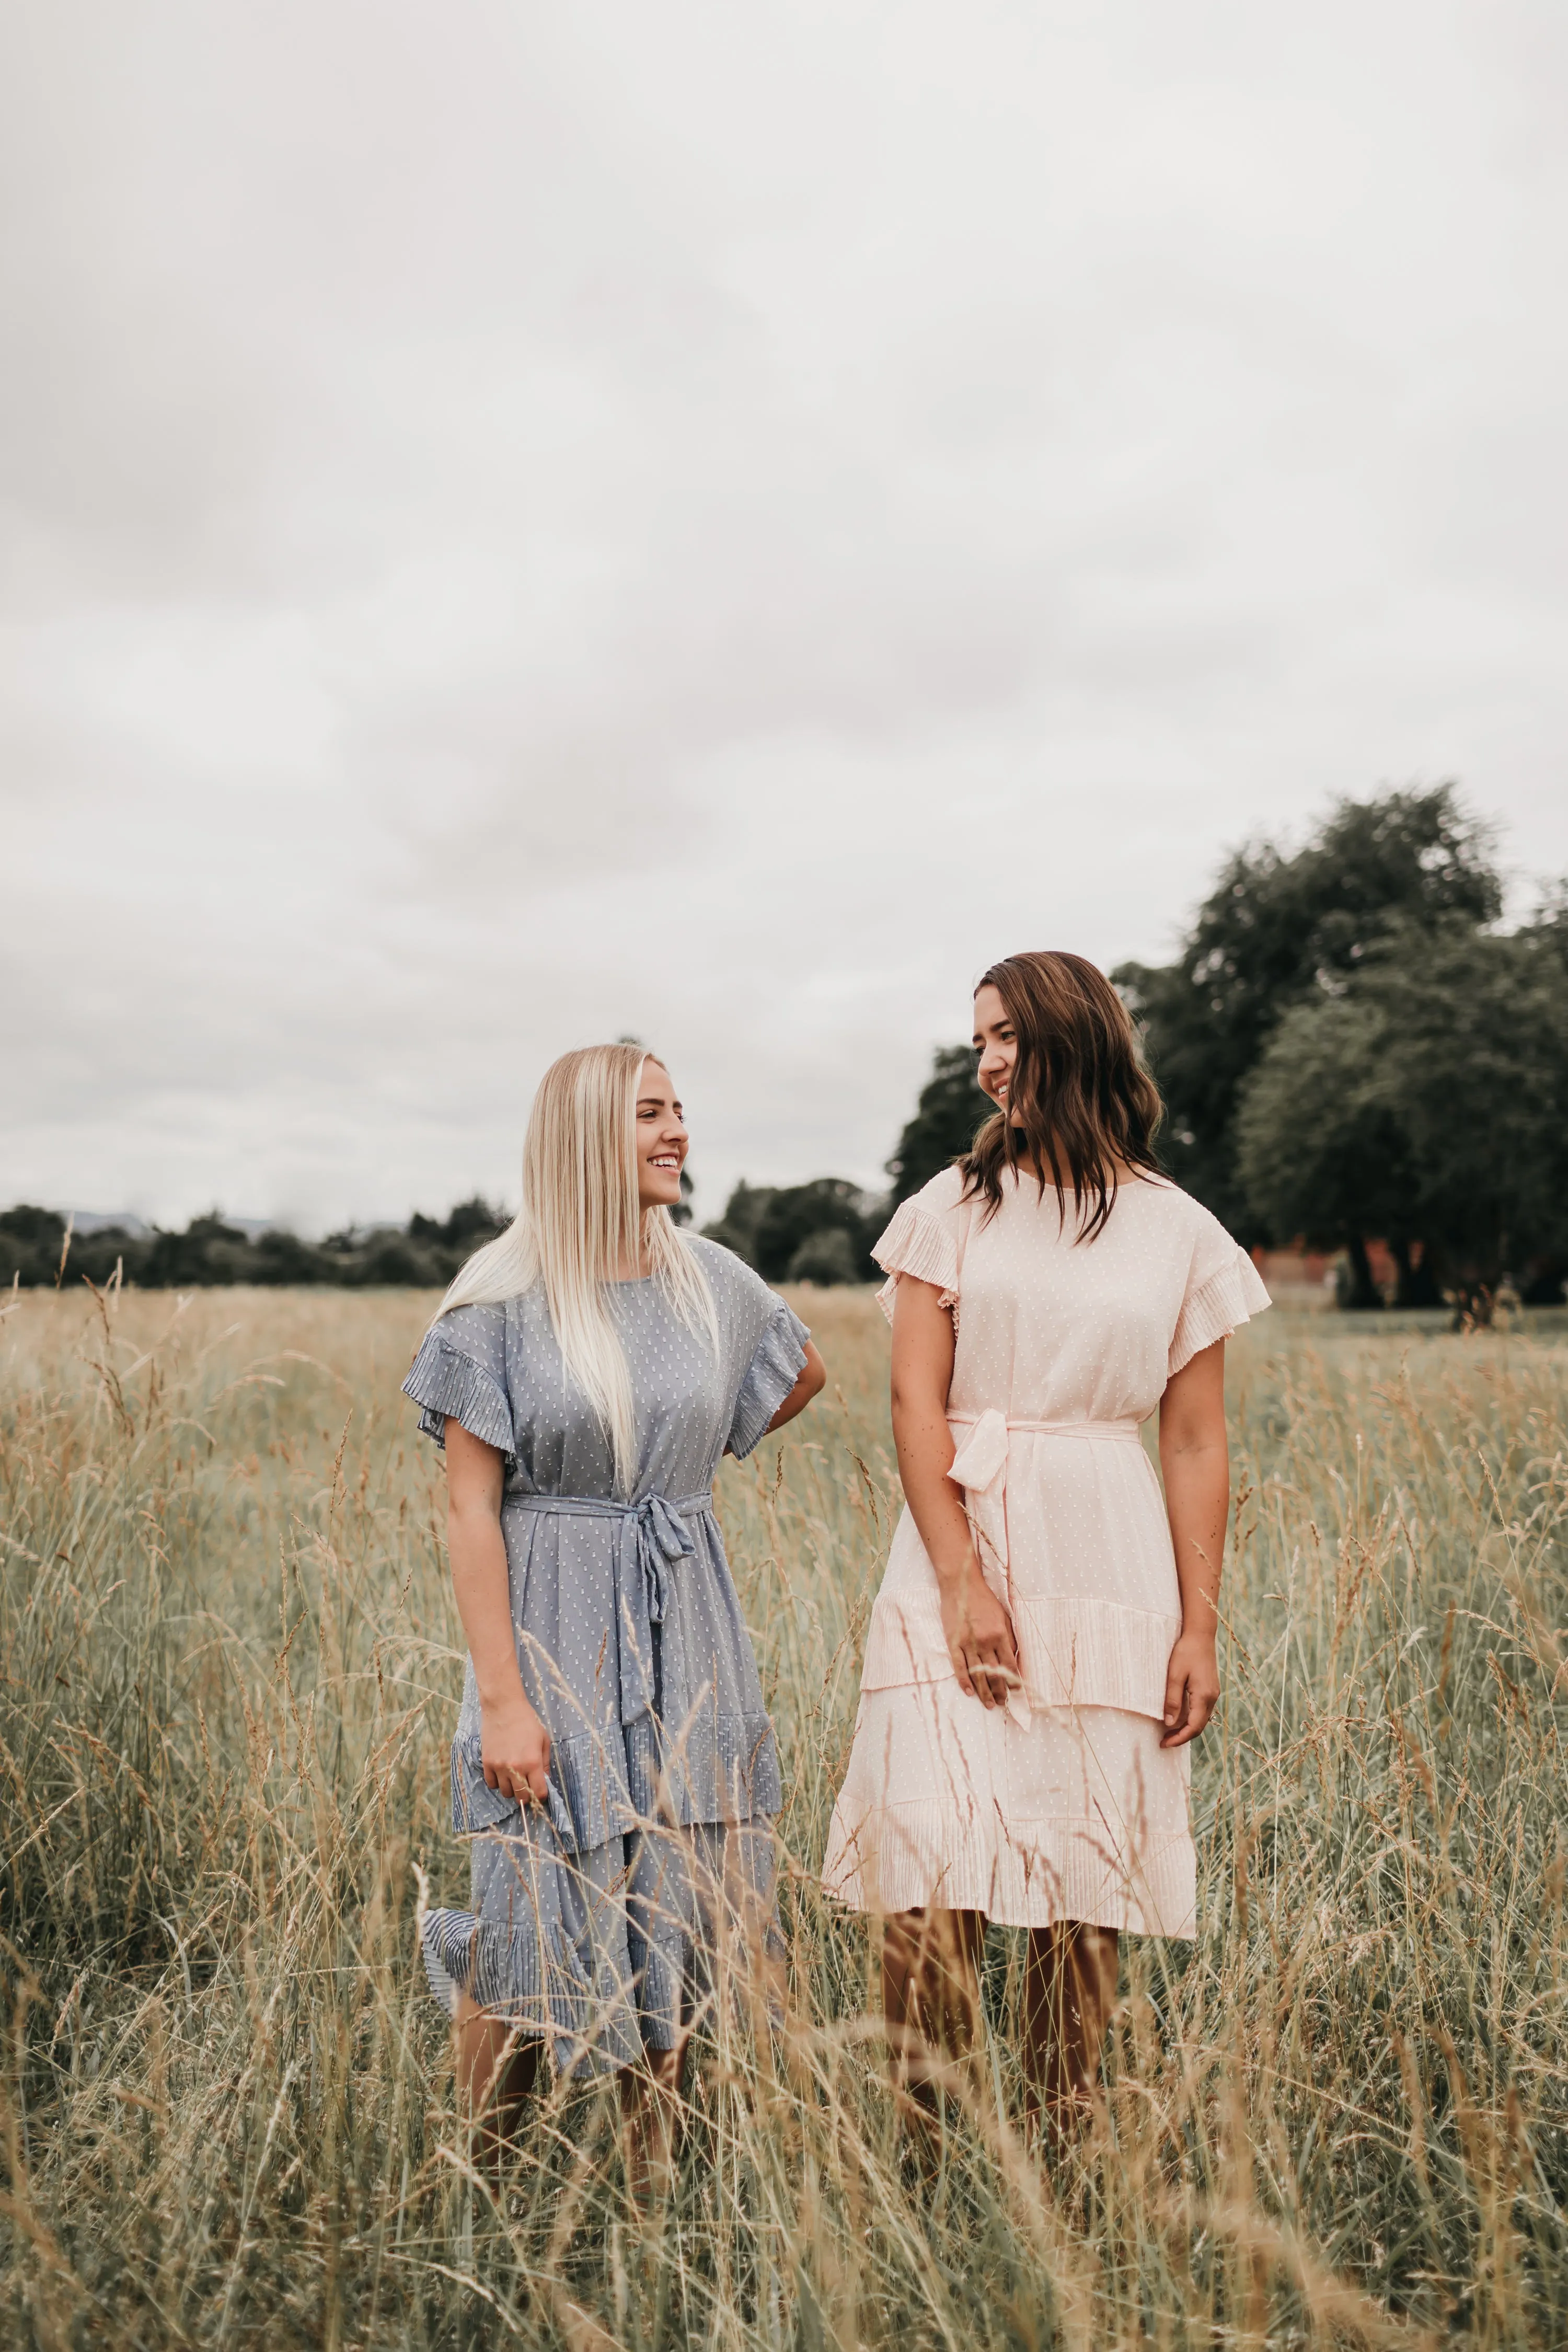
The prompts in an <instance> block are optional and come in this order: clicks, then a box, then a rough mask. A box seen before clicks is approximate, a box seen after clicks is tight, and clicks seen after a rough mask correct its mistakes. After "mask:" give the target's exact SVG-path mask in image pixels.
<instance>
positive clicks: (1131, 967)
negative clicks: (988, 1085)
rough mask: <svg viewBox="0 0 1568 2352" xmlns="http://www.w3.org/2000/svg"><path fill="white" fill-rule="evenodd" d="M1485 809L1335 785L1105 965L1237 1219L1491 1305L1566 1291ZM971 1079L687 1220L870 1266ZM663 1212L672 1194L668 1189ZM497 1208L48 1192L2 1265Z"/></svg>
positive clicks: (1561, 1137) (419, 1269)
mask: <svg viewBox="0 0 1568 2352" xmlns="http://www.w3.org/2000/svg"><path fill="white" fill-rule="evenodd" d="M1502 911H1503V882H1502V875H1501V872H1500V867H1499V865H1498V861H1497V854H1496V843H1495V839H1494V836H1493V835H1492V833H1491V831H1490V829H1489V827H1487V826H1486V825H1484V824H1481V823H1479V822H1478V821H1477V820H1476V819H1475V818H1474V817H1473V816H1471V815H1470V814H1468V812H1467V811H1466V810H1465V808H1464V807H1463V805H1462V803H1460V801H1459V800H1458V796H1457V794H1456V793H1455V792H1454V790H1453V788H1452V786H1450V785H1447V784H1445V785H1439V786H1437V787H1435V788H1434V789H1432V790H1429V791H1413V792H1394V793H1383V794H1381V795H1379V796H1376V797H1374V798H1373V799H1370V800H1364V801H1352V800H1344V801H1342V802H1340V803H1338V804H1337V806H1336V807H1335V808H1334V809H1333V810H1332V811H1331V814H1330V815H1329V816H1328V818H1327V819H1326V820H1325V821H1324V822H1323V823H1322V824H1321V825H1320V826H1319V827H1318V828H1317V830H1316V832H1315V833H1314V834H1313V835H1312V836H1311V837H1310V840H1309V841H1308V842H1307V843H1306V845H1304V846H1303V847H1300V848H1299V849H1295V850H1287V849H1284V848H1282V847H1280V846H1279V845H1278V844H1276V843H1272V842H1268V841H1262V842H1256V843H1251V844H1248V845H1246V846H1245V847H1243V848H1240V849H1238V850H1237V851H1235V852H1234V853H1233V855H1232V856H1230V857H1229V858H1227V859H1226V863H1225V865H1224V866H1223V868H1222V870H1221V872H1220V874H1219V876H1218V877H1217V878H1216V880H1215V885H1214V887H1213V888H1212V889H1211V891H1210V892H1209V895H1208V896H1207V898H1205V900H1204V902H1203V904H1202V906H1201V907H1200V908H1199V909H1198V912H1197V915H1196V917H1195V919H1194V921H1193V923H1192V925H1191V926H1190V928H1189V929H1188V931H1187V933H1186V936H1185V938H1184V940H1183V942H1182V946H1181V949H1180V951H1179V953H1178V954H1177V955H1176V957H1175V958H1174V960H1173V961H1172V962H1170V963H1168V964H1159V965H1152V964H1144V963H1124V964H1121V965H1119V966H1118V967H1117V968H1116V970H1115V971H1113V972H1112V974H1111V977H1112V979H1113V980H1114V982H1116V984H1117V986H1118V987H1119V988H1120V989H1121V992H1122V995H1123V997H1124V999H1125V1001H1126V1003H1128V1005H1129V1007H1130V1008H1131V1011H1132V1013H1133V1014H1134V1016H1135V1018H1136V1020H1137V1021H1138V1024H1139V1026H1140V1029H1141V1031H1142V1037H1143V1042H1144V1048H1145V1051H1146V1053H1147V1055H1148V1058H1149V1062H1150V1066H1151V1067H1152V1070H1153V1073H1154V1076H1155V1077H1156V1079H1157V1080H1158V1081H1159V1084H1160V1087H1161V1090H1162V1092H1163V1095H1164V1097H1165V1102H1166V1107H1167V1122H1166V1126H1165V1129H1164V1131H1163V1137H1162V1139H1161V1151H1162V1157H1163V1165H1164V1166H1165V1167H1166V1168H1167V1169H1168V1170H1169V1171H1170V1173H1171V1175H1172V1176H1173V1178H1174V1179H1175V1181H1177V1182H1178V1183H1180V1184H1182V1185H1184V1187H1185V1189H1186V1190H1187V1191H1188V1192H1192V1193H1194V1194H1195V1196H1196V1197H1197V1198H1198V1199H1199V1200H1200V1201H1202V1202H1205V1205H1206V1206H1207V1207H1209V1208H1211V1209H1212V1210H1213V1211H1214V1212H1215V1215H1216V1216H1218V1217H1219V1218H1220V1219H1221V1220H1222V1221H1223V1223H1226V1225H1228V1226H1229V1227H1230V1229H1231V1231H1232V1232H1233V1233H1235V1234H1237V1238H1238V1239H1239V1240H1240V1241H1242V1242H1243V1243H1244V1244H1246V1245H1247V1246H1248V1247H1254V1246H1269V1245H1274V1246H1279V1245H1289V1244H1292V1243H1297V1242H1299V1243H1301V1244H1304V1245H1306V1246H1308V1247H1310V1248H1312V1249H1320V1250H1326V1251H1342V1252H1343V1253H1344V1255H1345V1264H1346V1267H1347V1274H1348V1279H1347V1282H1346V1284H1345V1286H1344V1290H1343V1293H1342V1301H1343V1303H1344V1304H1345V1305H1346V1306H1349V1307H1379V1306H1381V1305H1383V1303H1384V1301H1383V1297H1382V1294H1381V1293H1380V1291H1379V1290H1378V1288H1377V1286H1376V1285H1375V1283H1374V1281H1373V1271H1372V1262H1371V1257H1370V1255H1369V1249H1368V1244H1369V1243H1372V1242H1374V1241H1381V1242H1383V1243H1384V1244H1386V1245H1387V1247H1388V1249H1389V1251H1390V1252H1391V1254H1392V1255H1393V1258H1394V1264H1395V1266H1396V1268H1397V1275H1398V1280H1397V1293H1396V1297H1397V1303H1398V1304H1401V1305H1405V1306H1423V1305H1434V1304H1436V1303H1437V1302H1439V1301H1440V1300H1444V1299H1447V1300H1449V1301H1451V1302H1454V1303H1455V1304H1457V1306H1458V1307H1459V1309H1460V1311H1462V1312H1464V1313H1466V1314H1469V1315H1472V1316H1480V1317H1483V1318H1484V1317H1485V1316H1486V1315H1487V1314H1488V1313H1489V1306H1490V1302H1491V1300H1492V1299H1493V1298H1494V1297H1495V1296H1496V1294H1497V1292H1498V1290H1499V1288H1500V1286H1501V1285H1502V1284H1503V1283H1504V1282H1505V1281H1512V1282H1513V1283H1515V1284H1516V1285H1517V1286H1518V1287H1519V1289H1520V1292H1521V1296H1522V1297H1524V1298H1525V1299H1526V1300H1527V1301H1529V1302H1531V1303H1539V1304H1544V1303H1549V1302H1554V1301H1558V1300H1561V1298H1562V1297H1563V1281H1564V1276H1565V1275H1568V889H1564V888H1563V887H1559V888H1558V890H1557V891H1556V892H1555V893H1554V894H1549V895H1548V896H1547V897H1546V898H1544V899H1543V900H1542V904H1541V905H1540V906H1539V907H1538V908H1536V910H1535V911H1534V913H1533V914H1532V916H1531V918H1530V919H1528V920H1526V921H1525V922H1523V923H1521V924H1518V925H1516V926H1514V927H1513V928H1512V929H1503V927H1502V921H1501V918H1502ZM991 1108H992V1107H991V1105H990V1103H989V1102H988V1101H987V1099H986V1097H984V1095H983V1094H982V1093H981V1091H980V1088H979V1087H978V1086H977V1084H976V1083H975V1076H974V1055H973V1052H972V1051H971V1049H970V1048H969V1047H968V1046H967V1045H944V1046H941V1047H939V1048H938V1049H937V1051H936V1054H935V1055H934V1056H933V1059H932V1064H931V1075H930V1076H929V1078H928V1079H927V1081H926V1084H925V1085H924V1087H922V1088H921V1093H920V1096H919V1098H918V1100H917V1102H916V1105H915V1108H914V1111H913V1113H912V1115H911V1117H910V1119H909V1121H908V1122H907V1124H906V1125H905V1127H904V1129H903V1131H902V1133H901V1134H900V1138H899V1140H898V1145H897V1147H896V1149H895V1150H894V1152H893V1155H892V1157H891V1159H890V1160H889V1162H888V1167H887V1172H888V1175H889V1180H890V1189H889V1191H888V1192H885V1193H883V1192H868V1191H866V1190H865V1189H863V1188H862V1187H860V1186H858V1185H856V1184H853V1183H851V1182H849V1181H847V1179H845V1178H843V1177H835V1176H822V1177H816V1178H815V1179H813V1180H812V1181H810V1182H808V1183H805V1184H795V1185H782V1186H781V1185H765V1184H751V1183H747V1182H742V1183H740V1184H738V1185H737V1186H736V1187H735V1189H734V1190H733V1192H731V1195H730V1198H729V1200H728V1202H726V1204H725V1207H724V1211H723V1214H722V1215H721V1217H720V1218H718V1219H717V1220H716V1221H715V1222H714V1223H711V1224H710V1225H707V1226H705V1227H704V1228H703V1230H704V1231H705V1232H706V1233H707V1234H709V1235H710V1236H711V1237H712V1238H713V1239H714V1240H716V1241H721V1242H723V1243H725V1244H727V1245H728V1246H729V1247H730V1248H731V1249H733V1250H735V1251H736V1252H737V1253H738V1255H740V1256H742V1257H743V1258H744V1259H745V1260H746V1261H747V1263H748V1264H749V1265H754V1266H755V1267H756V1268H757V1270H758V1272H759V1273H760V1274H762V1275H763V1276H764V1277H765V1278H766V1279H767V1280H768V1281H770V1282H815V1283H824V1284H826V1283H847V1282H863V1281H869V1280H872V1279H874V1278H875V1276H876V1274H877V1268H876V1266H875V1265H874V1263H873V1261H872V1259H871V1256H870V1245H871V1244H872V1242H873V1241H874V1240H875V1239H876V1236H877V1234H878V1233H879V1231H880V1229H881V1226H882V1224H883V1223H885V1221H886V1219H887V1217H888V1215H889V1213H890V1211H891V1210H892V1209H893V1208H894V1207H896V1205H897V1204H898V1202H900V1201H902V1200H906V1199H907V1198H908V1197H909V1195H910V1193H912V1192H918V1191H919V1190H920V1188H921V1185H922V1184H924V1183H925V1182H927V1181H928V1180H929V1179H930V1178H931V1176H933V1175H935V1174H936V1173H937V1172H938V1171H939V1170H941V1169H942V1168H944V1167H946V1166H948V1165H949V1163H950V1162H951V1161H952V1160H953V1159H955V1158H956V1157H957V1155H958V1154H959V1153H960V1152H962V1151H964V1150H967V1149H968V1147H969V1145H970V1143H971V1141H972V1140H973V1136H974V1132H975V1129H976V1128H977V1127H978V1126H979V1125H980V1124H981V1122H982V1120H984V1118H988V1117H989V1116H990V1115H991ZM680 1214H681V1215H682V1217H683V1219H684V1218H685V1217H686V1216H689V1210H684V1209H683V1210H682V1212H681V1213H680ZM505 1222H506V1213H505V1212H504V1211H503V1210H501V1209H500V1208H498V1207H496V1206H494V1205H493V1204H491V1203H490V1202H486V1201H483V1200H479V1199H475V1200H472V1201H466V1202H462V1203H461V1204H460V1205H459V1206H458V1208H456V1209H454V1210H453V1211H452V1212H451V1213H450V1214H449V1215H448V1216H447V1217H446V1218H444V1219H440V1220H437V1219H436V1218H433V1217H427V1216H423V1215H416V1216H414V1217H412V1218H410V1220H409V1222H408V1223H407V1224H406V1225H405V1226H403V1227H398V1228H392V1227H377V1228H375V1229H374V1230H372V1231H368V1232H367V1231H359V1230H354V1231H349V1232H345V1233H340V1234H329V1235H328V1236H327V1238H326V1239H325V1240H324V1241H321V1242H306V1241H302V1240H300V1237H299V1236H298V1235H297V1234H290V1233H287V1232H282V1231H270V1232H264V1233H261V1234H258V1235H256V1236H255V1237H254V1238H252V1237H251V1236H250V1235H248V1234H246V1233H244V1232H243V1231H241V1230H240V1229H239V1228H238V1227H237V1226H234V1225H230V1224H227V1223H225V1221H224V1219H223V1218H222V1216H221V1215H219V1214H217V1213H214V1214H212V1215H210V1216H205V1217H197V1218H195V1219H193V1221H192V1222H191V1223H190V1224H189V1225H188V1226H187V1227H186V1228H185V1229H184V1232H182V1233H173V1232H161V1231H156V1230H155V1231H154V1232H153V1233H152V1234H131V1233H128V1232H123V1231H120V1230H118V1229H115V1228H107V1229H103V1230H100V1231H98V1232H95V1233H93V1234H86V1235H79V1236H76V1235H73V1236H71V1237H70V1239H69V1243H68V1238H67V1228H66V1220H65V1219H64V1218H63V1217H61V1216H60V1215H59V1214H58V1213H57V1212H55V1211H53V1210H48V1209H39V1208H33V1207H27V1206H23V1207H20V1208H16V1209H12V1210H9V1211H6V1212H5V1213H0V1282H4V1283H5V1284H6V1285H7V1286H8V1285H10V1284H12V1283H13V1282H16V1283H18V1284H21V1285H24V1286H35V1285H38V1284H44V1283H54V1282H58V1281H60V1280H63V1279H65V1278H67V1276H69V1278H72V1279H74V1278H75V1277H76V1276H80V1275H86V1276H89V1278H90V1279H91V1280H92V1281H94V1282H96V1283H99V1284H100V1285H101V1284H103V1283H104V1282H106V1281H109V1280H110V1279H112V1278H113V1277H114V1275H115V1273H116V1269H117V1268H118V1270H119V1273H120V1276H121V1278H122V1279H123V1280H124V1281H126V1282H132V1283H138V1284H141V1285H142V1286H146V1287H149V1288H153V1287H160V1288H194V1287H197V1286H204V1285H208V1284H214V1283H235V1282H247V1283H262V1284H286V1283H332V1284H339V1285H348V1286H372V1285H387V1284H407V1285H417V1286H420V1287H423V1288H432V1289H433V1288H437V1287H440V1286H444V1285H445V1284H446V1283H447V1282H449V1281H450V1279H451V1277H452V1276H453V1275H454V1274H455V1273H456V1272H457V1271H458V1267H459V1266H460V1265H462V1263H463V1261H464V1260H465V1258H467V1257H468V1255H469V1253H470V1252H471V1251H472V1250H474V1249H475V1248H477V1247H478V1246H479V1244H480V1243H481V1242H483V1241H486V1240H489V1238H490V1237H491V1236H492V1235H493V1234H496V1233H497V1232H499V1231H500V1228H501V1227H502V1225H503V1224H504V1223H505Z"/></svg>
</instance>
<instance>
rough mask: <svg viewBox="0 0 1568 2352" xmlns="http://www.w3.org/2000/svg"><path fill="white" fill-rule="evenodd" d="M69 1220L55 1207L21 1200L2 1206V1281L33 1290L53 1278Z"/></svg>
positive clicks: (0, 1263)
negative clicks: (11, 1207) (6, 1207)
mask: <svg viewBox="0 0 1568 2352" xmlns="http://www.w3.org/2000/svg"><path fill="white" fill-rule="evenodd" d="M65 1239H66V1221H65V1219H64V1218H63V1217H62V1216H60V1215H59V1214H58V1213H57V1212H56V1211H55V1210H53V1209H38V1208H35V1207H34V1206H33V1205H32V1203H31V1202H26V1201H24V1202H19V1203H18V1204H17V1206H16V1208H14V1209H5V1210H0V1283H3V1284H4V1285H5V1287H6V1288H7V1289H9V1287H10V1286H11V1284H12V1283H13V1282H18V1283H20V1284H21V1285H22V1286H23V1287H24V1288H25V1289H27V1290H32V1289H34V1288H36V1287H37V1286H40V1285H42V1284H44V1283H46V1282H53V1280H54V1278H55V1276H56V1274H57V1273H58V1270H59V1263H60V1252H61V1250H62V1249H63V1248H64V1247H65Z"/></svg>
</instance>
